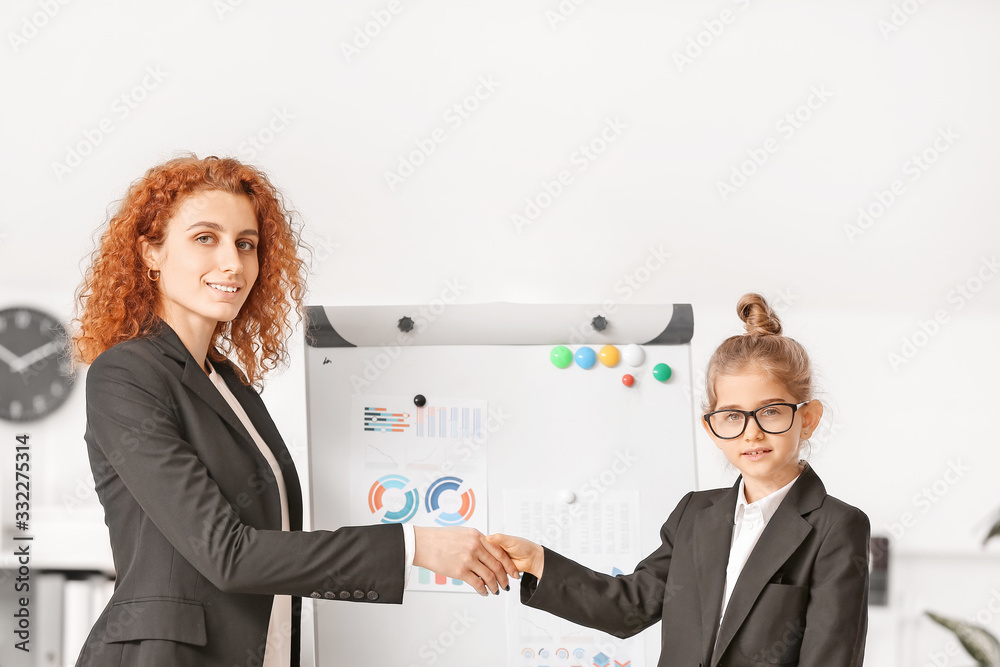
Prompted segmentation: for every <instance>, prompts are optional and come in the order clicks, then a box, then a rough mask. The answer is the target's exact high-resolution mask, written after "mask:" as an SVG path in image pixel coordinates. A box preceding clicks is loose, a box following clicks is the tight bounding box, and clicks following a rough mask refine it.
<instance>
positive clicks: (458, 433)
mask: <svg viewBox="0 0 1000 667" xmlns="http://www.w3.org/2000/svg"><path fill="white" fill-rule="evenodd" d="M366 419H367V418H366ZM378 423H379V424H381V423H382V422H378ZM366 424H367V422H366ZM390 425H392V424H390ZM416 426H417V429H416V433H417V437H418V438H425V437H426V438H451V439H453V440H455V439H458V438H464V439H469V438H477V439H481V438H483V437H484V436H485V434H484V433H483V410H482V408H470V407H450V408H444V407H435V406H427V407H424V408H421V409H420V410H418V411H417V418H416Z"/></svg>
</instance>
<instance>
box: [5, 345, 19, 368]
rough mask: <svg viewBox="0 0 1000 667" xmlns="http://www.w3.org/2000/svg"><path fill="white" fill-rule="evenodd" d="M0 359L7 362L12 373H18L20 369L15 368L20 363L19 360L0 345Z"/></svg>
mask: <svg viewBox="0 0 1000 667" xmlns="http://www.w3.org/2000/svg"><path fill="white" fill-rule="evenodd" d="M0 359H2V360H4V361H5V362H7V365H8V366H10V370H11V372H12V373H18V372H20V369H18V368H17V364H18V363H19V362H20V361H21V360H20V358H19V357H18V356H17V355H16V354H14V353H13V352H11V351H10V350H8V349H7V348H5V347H4V346H3V345H0Z"/></svg>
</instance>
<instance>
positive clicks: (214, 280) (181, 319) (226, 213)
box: [140, 190, 259, 338]
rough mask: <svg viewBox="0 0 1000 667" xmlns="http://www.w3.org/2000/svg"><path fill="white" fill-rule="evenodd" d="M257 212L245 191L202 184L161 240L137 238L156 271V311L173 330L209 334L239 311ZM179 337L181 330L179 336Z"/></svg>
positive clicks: (254, 268) (253, 276)
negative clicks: (242, 193)
mask: <svg viewBox="0 0 1000 667" xmlns="http://www.w3.org/2000/svg"><path fill="white" fill-rule="evenodd" d="M258 241H259V236H258V230H257V218H256V216H255V215H254V212H253V206H252V205H251V203H250V199H249V198H248V197H244V196H240V195H234V194H231V193H228V192H222V191H220V190H206V191H203V192H198V193H195V194H193V195H191V196H189V197H187V198H186V199H184V200H183V201H182V202H181V203H180V205H179V206H178V207H177V210H176V212H175V213H174V215H173V217H172V218H170V221H169V222H168V223H167V229H166V237H165V239H164V242H163V245H161V246H159V247H156V246H153V245H151V244H149V242H148V241H147V240H146V239H145V237H143V238H141V239H140V244H141V250H142V255H143V259H144V260H145V262H146V265H147V266H148V267H150V268H152V269H153V270H158V271H159V272H160V277H159V281H158V283H157V285H158V287H159V290H160V315H161V316H162V317H163V319H164V320H165V321H166V322H167V324H169V325H170V326H171V327H172V328H173V329H175V330H177V331H178V333H180V332H181V331H183V332H197V334H198V335H204V332H205V331H206V330H207V331H208V333H209V335H210V334H211V332H212V331H214V330H215V326H216V324H217V323H219V322H228V321H230V320H232V319H233V318H235V317H236V315H237V314H239V312H240V308H241V307H242V306H243V304H244V302H245V301H246V299H247V296H248V295H249V294H250V289H251V288H252V287H253V285H254V282H255V281H256V280H257V272H258V268H259V267H258V264H257V244H258ZM182 338H183V336H182Z"/></svg>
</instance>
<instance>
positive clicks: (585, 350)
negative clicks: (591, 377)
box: [574, 347, 597, 368]
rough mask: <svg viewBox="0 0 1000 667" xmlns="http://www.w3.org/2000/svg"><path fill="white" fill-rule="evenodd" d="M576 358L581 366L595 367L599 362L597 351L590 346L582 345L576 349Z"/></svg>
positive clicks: (577, 363)
mask: <svg viewBox="0 0 1000 667" xmlns="http://www.w3.org/2000/svg"><path fill="white" fill-rule="evenodd" d="M574 358H575V359H576V365H577V366H579V367H580V368H593V366H594V364H596V363H597V353H596V352H594V350H592V349H591V348H589V347H581V348H580V349H579V350H577V351H576V355H575V356H574Z"/></svg>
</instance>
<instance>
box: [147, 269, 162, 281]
mask: <svg viewBox="0 0 1000 667" xmlns="http://www.w3.org/2000/svg"><path fill="white" fill-rule="evenodd" d="M154 273H155V274H156V275H155V276H154V275H153V274H154ZM146 277H147V278H149V279H150V280H151V281H152V282H154V283H155V282H156V281H157V280H159V279H160V272H159V271H154V270H153V269H152V267H150V268H148V269H146Z"/></svg>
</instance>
